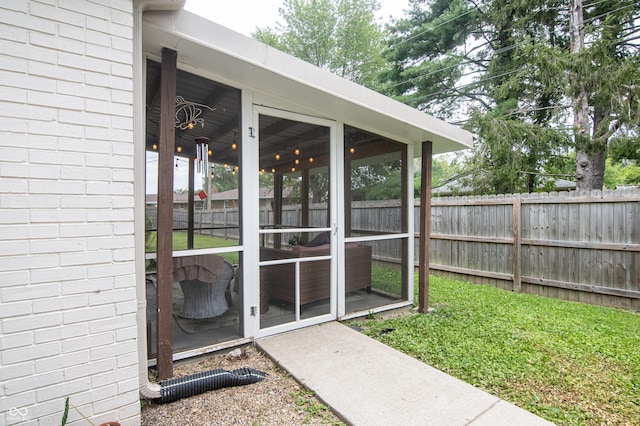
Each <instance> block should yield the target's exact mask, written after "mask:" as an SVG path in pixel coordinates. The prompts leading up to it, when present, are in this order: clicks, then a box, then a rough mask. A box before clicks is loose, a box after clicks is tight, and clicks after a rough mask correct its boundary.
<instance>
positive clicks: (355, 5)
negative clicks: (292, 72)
mask: <svg viewBox="0 0 640 426" xmlns="http://www.w3.org/2000/svg"><path fill="white" fill-rule="evenodd" d="M378 9H379V3H378V1H377V0H284V3H283V7H281V8H280V9H279V13H280V16H281V17H282V19H283V20H284V24H281V23H277V24H276V28H270V27H266V28H258V29H257V30H256V31H255V32H254V33H253V34H252V35H253V37H254V38H256V39H257V40H260V41H262V42H263V43H266V44H268V45H270V46H273V47H275V48H277V49H279V50H282V51H284V52H287V53H289V54H291V55H293V56H296V57H298V58H300V59H302V60H304V61H307V62H309V63H311V64H313V65H316V66H318V67H320V68H324V69H326V70H329V71H331V72H333V73H334V74H337V75H339V76H341V77H345V78H347V79H349V80H351V81H354V82H356V83H359V84H362V85H364V86H367V87H371V88H374V87H375V86H376V84H377V76H378V73H379V72H380V69H381V68H384V67H385V62H384V59H383V57H382V55H381V54H380V52H381V51H382V49H383V47H384V44H383V40H384V38H383V35H384V33H383V30H382V28H381V25H380V24H378V23H377V22H376V21H375V12H376V11H377V10H378Z"/></svg>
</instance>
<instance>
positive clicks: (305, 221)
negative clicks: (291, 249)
mask: <svg viewBox="0 0 640 426" xmlns="http://www.w3.org/2000/svg"><path fill="white" fill-rule="evenodd" d="M310 177H311V176H310V175H309V169H302V182H301V185H300V207H301V208H302V227H303V228H306V227H307V226H309V179H310ZM306 239H307V235H305V236H304V242H305V243H308V241H307V240H306Z"/></svg>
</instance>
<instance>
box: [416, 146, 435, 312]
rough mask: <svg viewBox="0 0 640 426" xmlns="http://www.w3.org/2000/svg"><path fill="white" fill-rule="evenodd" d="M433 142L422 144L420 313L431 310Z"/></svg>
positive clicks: (419, 263)
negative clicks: (430, 254)
mask: <svg viewBox="0 0 640 426" xmlns="http://www.w3.org/2000/svg"><path fill="white" fill-rule="evenodd" d="M432 153H433V147H432V144H431V142H429V141H427V142H422V177H421V183H420V247H419V251H420V257H419V260H418V312H420V313H422V314H424V313H427V311H428V309H429V247H430V245H431V241H430V239H431V168H432V164H431V161H432V159H433V154H432Z"/></svg>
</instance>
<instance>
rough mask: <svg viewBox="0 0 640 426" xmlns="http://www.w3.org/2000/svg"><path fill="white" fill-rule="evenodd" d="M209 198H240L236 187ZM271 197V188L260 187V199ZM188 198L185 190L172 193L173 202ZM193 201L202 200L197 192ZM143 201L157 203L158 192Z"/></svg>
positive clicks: (287, 189) (185, 200)
mask: <svg viewBox="0 0 640 426" xmlns="http://www.w3.org/2000/svg"><path fill="white" fill-rule="evenodd" d="M291 191H292V189H291V188H284V190H283V196H284V197H288V196H289V195H290V194H291ZM209 198H211V200H212V201H213V200H237V199H239V198H240V196H239V194H238V190H237V189H231V190H229V191H222V192H216V193H213V194H209ZM270 198H273V189H270V188H260V199H261V200H263V199H270ZM188 200H189V194H188V193H186V192H180V193H174V194H173V202H174V203H175V204H179V203H186V202H187V201H188ZM193 200H194V201H202V199H200V197H199V196H198V194H195V195H194V197H193ZM145 201H146V203H147V204H158V194H147V195H146V196H145Z"/></svg>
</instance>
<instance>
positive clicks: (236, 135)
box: [231, 132, 238, 149]
mask: <svg viewBox="0 0 640 426" xmlns="http://www.w3.org/2000/svg"><path fill="white" fill-rule="evenodd" d="M237 137H238V132H234V133H233V143H232V144H231V149H236V148H237V147H238V145H237V144H236V138H237Z"/></svg>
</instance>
